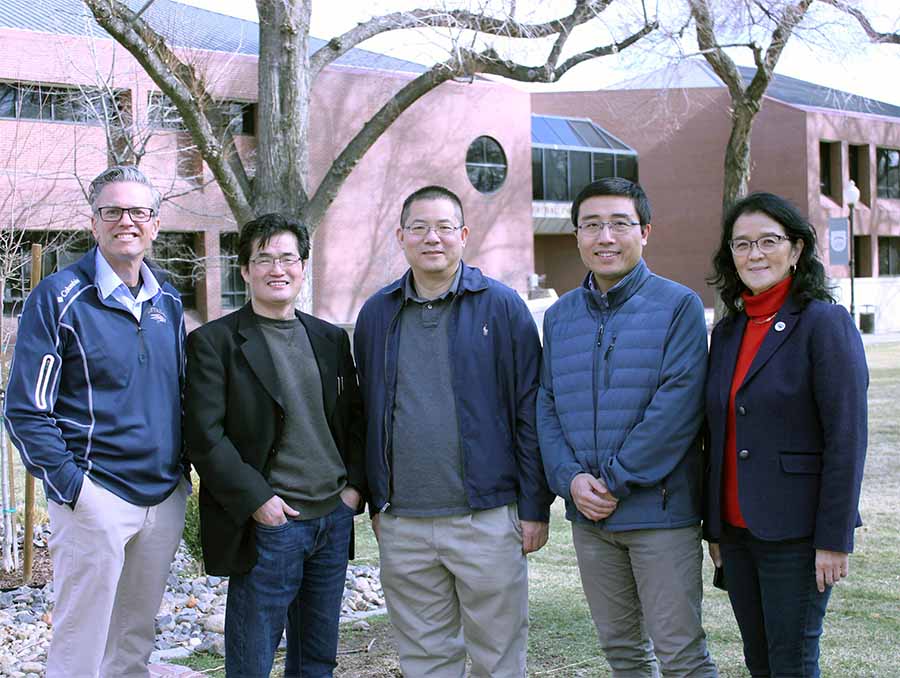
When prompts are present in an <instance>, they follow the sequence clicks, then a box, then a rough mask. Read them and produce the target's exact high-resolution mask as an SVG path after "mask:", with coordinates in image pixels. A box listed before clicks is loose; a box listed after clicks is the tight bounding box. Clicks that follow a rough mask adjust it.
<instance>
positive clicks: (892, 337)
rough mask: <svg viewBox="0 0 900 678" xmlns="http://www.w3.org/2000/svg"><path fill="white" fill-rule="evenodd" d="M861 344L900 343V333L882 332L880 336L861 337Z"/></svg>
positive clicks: (868, 335) (867, 335) (866, 335)
mask: <svg viewBox="0 0 900 678" xmlns="http://www.w3.org/2000/svg"><path fill="white" fill-rule="evenodd" d="M862 339H863V344H865V345H866V346H868V345H869V344H893V343H897V342H900V332H883V333H881V334H864V335H862Z"/></svg>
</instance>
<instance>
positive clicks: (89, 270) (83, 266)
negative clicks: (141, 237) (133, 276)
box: [73, 245, 169, 287]
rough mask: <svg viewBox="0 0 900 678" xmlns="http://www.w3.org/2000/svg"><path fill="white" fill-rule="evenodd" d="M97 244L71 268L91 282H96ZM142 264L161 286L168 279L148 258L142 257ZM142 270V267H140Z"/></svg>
mask: <svg viewBox="0 0 900 678" xmlns="http://www.w3.org/2000/svg"><path fill="white" fill-rule="evenodd" d="M96 256H97V246H96V245H94V246H93V247H91V249H89V250H88V251H87V253H86V254H85V255H84V256H83V257H81V259H79V260H78V261H76V262H75V263H74V264H73V268H74V269H75V270H76V271H78V272H79V273H81V275H83V276H84V277H85V278H86V279H88V280H90V281H91V283H92V284H95V285H96V284H97V260H96ZM144 264H145V265H146V266H147V268H148V269H150V273H152V274H153V277H154V278H156V282H157V283H158V284H159V286H160V287H162V286H163V285H164V284H165V283H166V282H167V281H168V279H169V276H168V275H166V272H165V271H163V270H162V269H161V268H159V267H158V266H156V264H154V263H153V262H152V261H150V260H149V259H148V258H146V257H144ZM142 270H143V268H142Z"/></svg>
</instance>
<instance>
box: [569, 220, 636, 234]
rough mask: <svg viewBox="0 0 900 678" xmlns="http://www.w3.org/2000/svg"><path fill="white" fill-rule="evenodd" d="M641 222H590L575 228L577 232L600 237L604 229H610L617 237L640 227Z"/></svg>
mask: <svg viewBox="0 0 900 678" xmlns="http://www.w3.org/2000/svg"><path fill="white" fill-rule="evenodd" d="M640 223H641V222H640V221H625V220H624V219H616V220H615V221H588V222H587V223H584V224H579V225H578V226H576V227H575V230H576V231H581V232H582V233H585V234H586V235H600V232H601V231H602V230H603V228H604V227H609V232H610V233H615V234H616V235H624V234H625V233H628V231H630V230H631V228H632V227H633V226H638V225H640Z"/></svg>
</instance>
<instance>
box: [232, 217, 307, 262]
mask: <svg viewBox="0 0 900 678" xmlns="http://www.w3.org/2000/svg"><path fill="white" fill-rule="evenodd" d="M279 233H293V234H294V236H295V237H296V238H297V253H298V254H299V255H300V260H301V261H304V262H305V261H306V260H307V259H309V231H308V230H306V226H304V225H303V224H301V223H300V222H299V221H297V220H296V219H290V218H289V217H285V216H284V215H282V214H274V213H273V214H264V215H263V216H261V217H257V218H256V219H254V220H253V221H248V222H247V223H246V224H244V227H243V228H242V229H241V235H240V237H239V238H238V264H240V265H241V266H248V265H249V264H250V256H251V255H252V254H253V246H254V245H257V246H258V248H259V249H262V248H263V247H265V246H266V245H268V244H269V240H271V239H272V238H273V237H274V236H276V235H278V234H279Z"/></svg>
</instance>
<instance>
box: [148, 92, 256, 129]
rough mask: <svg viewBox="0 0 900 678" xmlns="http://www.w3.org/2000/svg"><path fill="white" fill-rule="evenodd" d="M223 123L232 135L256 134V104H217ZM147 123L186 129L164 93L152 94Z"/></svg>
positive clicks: (232, 102) (228, 102)
mask: <svg viewBox="0 0 900 678" xmlns="http://www.w3.org/2000/svg"><path fill="white" fill-rule="evenodd" d="M215 106H216V107H217V109H218V113H219V115H221V116H222V119H221V123H222V124H223V125H225V126H227V127H228V129H229V130H230V131H231V133H232V134H249V135H253V134H256V104H254V103H248V102H244V101H230V100H222V101H218V102H216V103H215ZM147 121H148V123H149V124H150V126H151V127H156V128H159V129H173V130H179V131H183V130H185V129H186V127H185V126H184V122H183V121H182V119H181V114H180V113H179V112H178V109H177V108H175V104H173V103H172V100H171V99H169V97H168V96H166V95H165V94H163V93H162V92H150V96H149V98H148V101H147Z"/></svg>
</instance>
